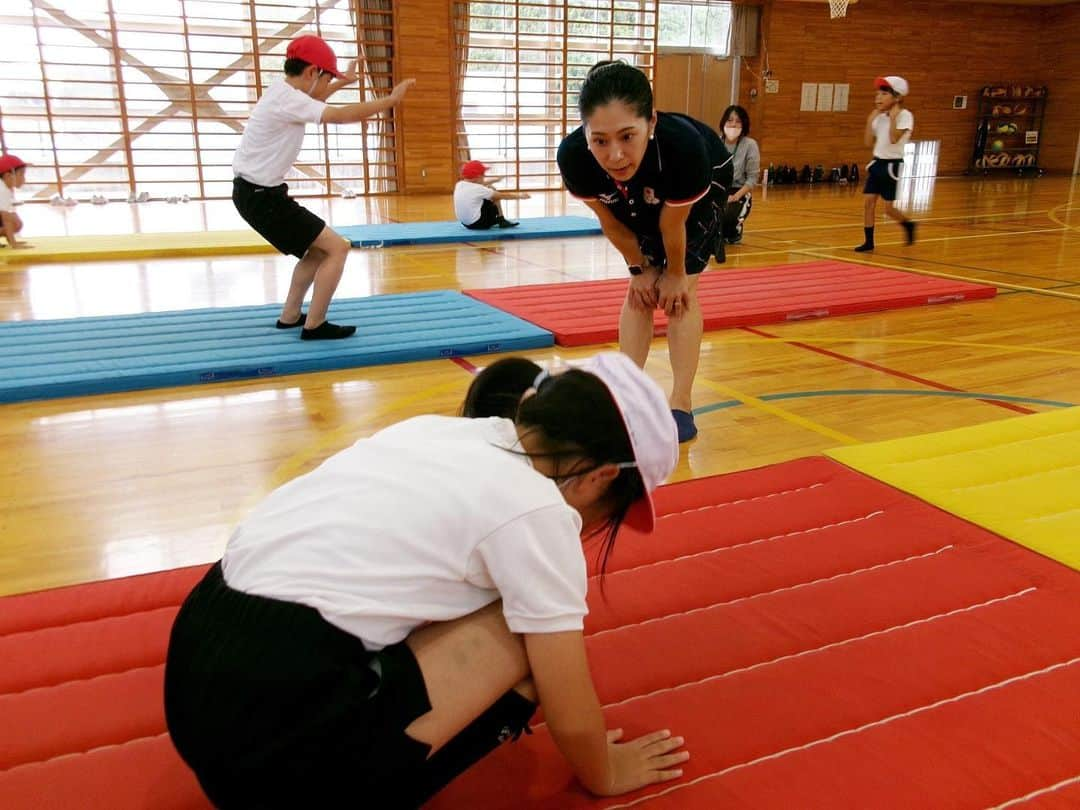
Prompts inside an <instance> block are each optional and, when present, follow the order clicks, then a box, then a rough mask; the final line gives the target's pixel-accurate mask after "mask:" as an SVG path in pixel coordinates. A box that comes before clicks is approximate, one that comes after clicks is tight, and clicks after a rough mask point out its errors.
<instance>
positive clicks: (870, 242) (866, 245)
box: [855, 225, 874, 253]
mask: <svg viewBox="0 0 1080 810" xmlns="http://www.w3.org/2000/svg"><path fill="white" fill-rule="evenodd" d="M863 233H864V234H866V237H865V239H864V240H863V243H862V244H861V245H859V246H858V247H857V248H855V252H856V253H866V252H867V251H868V250H873V249H874V226H873V225H871V226H870V227H869V228H863Z"/></svg>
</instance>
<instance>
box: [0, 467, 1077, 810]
mask: <svg viewBox="0 0 1080 810" xmlns="http://www.w3.org/2000/svg"><path fill="white" fill-rule="evenodd" d="M658 506H659V508H660V511H661V514H662V515H664V517H663V518H662V520H661V522H660V527H661V533H660V535H659V536H658V537H653V538H648V539H646V538H642V537H639V536H635V535H632V534H629V533H628V534H627V535H624V537H623V538H622V540H621V545H620V547H619V548H618V550H617V552H616V556H615V557H614V558H613V560H612V563H611V567H610V568H609V574H608V576H607V579H606V583H605V586H604V596H603V597H601V595H600V592H599V589H598V588H596V589H594V591H593V594H592V613H591V615H590V616H589V619H588V626H587V632H588V633H589V647H590V660H591V661H592V664H593V667H594V672H595V676H596V682H597V687H598V690H599V693H600V697H601V700H602V702H603V703H604V704H605V705H606V706H607V710H606V711H607V715H608V720H609V724H610V725H612V726H616V725H621V726H623V727H625V728H626V730H627V732H628V733H629V734H637V733H640V732H643V731H646V730H651V729H654V728H661V727H670V728H672V729H674V730H675V731H676V733H679V734H683V735H685V736H686V738H687V740H688V745H689V747H690V750H691V752H692V756H693V758H692V760H691V761H690V763H688V765H687V767H686V775H685V776H684V778H683V779H682V780H680V781H677V782H673V783H669V784H667V785H664V786H663V787H659V788H652V789H646V790H643V791H640V792H638V793H636V794H633V795H630V796H625V797H620V798H618V799H609V800H595V799H590V798H589V797H587V796H585V795H584V794H583V793H582V792H581V791H580V790H579V789H578V788H577V787H576V786H575V784H574V783H573V781H572V779H571V778H570V776H569V772H568V771H567V769H566V766H565V765H564V764H563V761H562V759H561V757H560V756H559V755H558V754H557V752H556V751H555V750H554V748H553V745H552V743H551V740H550V737H549V736H548V735H547V733H546V731H545V730H544V728H543V727H539V728H537V730H536V733H535V734H534V735H532V736H529V737H523V738H522V739H521V740H520V741H518V742H516V743H512V744H509V745H506V746H504V747H503V748H502V749H500V750H499V751H498V752H497V753H496V754H495V755H493V756H492V757H490V758H489V759H488V760H486V761H485V762H483V763H481V764H480V765H479V766H477V767H476V768H474V769H473V770H472V771H471V772H470V773H468V774H466V775H465V776H463V777H462V778H461V779H459V780H458V781H457V782H456V783H455V784H453V785H451V786H450V788H448V789H447V791H446V792H445V793H444V794H443V795H441V796H440V797H438V798H437V799H436V800H435V801H434V802H432V803H431V806H432V807H433V808H437V810H449V808H454V810H459V809H461V808H468V809H469V810H485V808H490V809H491V810H494V808H541V807H542V808H570V809H572V808H586V807H588V808H594V807H605V808H613V807H627V806H644V807H648V808H680V809H681V810H706V808H707V809H708V810H712V809H713V808H718V807H724V808H755V809H756V810H761V809H762V808H785V809H786V808H791V807H799V808H817V807H820V808H838V807H859V808H863V807H874V808H913V807H920V808H921V807H948V808H954V809H955V808H986V807H992V806H996V805H999V804H1002V803H1004V802H1006V801H1009V800H1012V799H1016V798H1018V797H1024V796H1029V795H1030V796H1032V799H1031V800H1030V801H1029V802H1026V804H1025V806H1028V807H1066V806H1075V803H1074V802H1075V797H1076V791H1077V788H1078V781H1080V780H1078V779H1077V776H1078V774H1080V724H1077V723H1076V718H1077V717H1078V716H1080V610H1078V609H1077V605H1078V604H1080V574H1077V573H1076V572H1074V571H1071V570H1069V569H1067V568H1065V567H1063V566H1060V565H1058V564H1057V563H1054V562H1052V561H1050V560H1047V559H1044V558H1042V557H1039V556H1037V555H1036V554H1034V553H1032V552H1030V551H1027V550H1025V549H1023V548H1021V547H1019V546H1016V545H1013V544H1012V543H1009V542H1007V541H1005V540H1002V539H1000V538H998V537H997V536H995V535H991V534H989V533H987V532H985V531H984V530H981V529H979V528H977V527H974V526H972V525H971V524H968V523H965V522H963V521H961V520H959V519H956V518H953V517H950V516H949V515H947V514H945V513H943V512H940V511H938V510H937V509H935V508H933V507H930V506H928V505H926V504H923V503H922V502H920V501H917V500H915V499H913V498H911V497H910V496H908V495H905V494H903V493H901V492H899V491H897V490H894V489H891V488H890V487H888V486H886V485H883V484H880V483H878V482H876V481H873V480H871V479H869V478H866V477H864V476H862V475H860V474H858V473H855V472H852V471H850V470H848V469H847V468H845V467H842V466H840V465H838V464H836V463H835V462H832V461H828V460H825V459H806V460H802V461H795V462H791V463H788V464H781V465H775V466H772V467H766V468H762V469H759V470H751V471H748V472H743V473H736V474H734V475H728V476H721V477H715V478H707V479H699V480H696V481H691V482H687V483H684V484H678V485H674V486H670V487H666V488H664V489H663V490H662V493H661V495H660V497H659V503H658ZM203 570H204V569H203V568H189V569H181V570H177V571H169V572H164V573H162V574H156V575H150V576H146V577H135V578H131V579H124V580H116V581H112V582H104V583H97V584H93V585H87V586H80V587H76V588H67V589H60V590H55V591H47V592H42V593H38V594H30V595H27V596H20V597H10V598H7V599H3V600H0V661H3V662H4V666H3V667H2V668H0V807H3V808H5V810H24V809H25V810H29V809H30V808H33V809H34V810H50V809H51V808H65V810H67V808H80V809H81V810H98V809H99V808H100V810H105V809H106V808H108V810H135V809H136V808H141V809H142V810H151V809H152V810H188V809H190V810H195V809H196V808H199V809H200V810H202V809H203V808H206V807H208V806H209V805H208V803H207V802H206V800H205V799H204V798H203V797H202V795H201V793H200V791H199V788H198V785H197V783H196V782H195V779H194V777H193V776H192V775H191V774H190V772H188V771H187V769H186V768H185V767H184V765H183V763H181V762H180V760H179V758H178V757H177V755H176V753H175V752H174V751H173V749H172V746H171V744H170V743H169V740H168V737H167V736H166V735H165V733H164V718H163V716H162V708H161V688H162V681H161V678H162V663H161V662H162V660H163V659H164V654H165V644H166V640H167V635H168V629H169V626H170V624H171V621H172V617H173V615H174V614H175V611H176V606H177V605H178V604H179V602H180V601H181V600H182V599H183V597H184V595H185V594H186V593H187V591H188V590H189V589H190V587H191V585H192V584H193V583H194V582H195V580H196V579H197V578H198V577H199V576H200V575H201V573H202V571H203ZM1070 802H1073V803H1072V804H1070Z"/></svg>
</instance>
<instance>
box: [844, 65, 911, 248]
mask: <svg viewBox="0 0 1080 810" xmlns="http://www.w3.org/2000/svg"><path fill="white" fill-rule="evenodd" d="M874 87H875V88H876V90H877V92H876V94H875V95H874V110H873V112H871V113H870V115H869V116H868V117H867V119H866V132H865V140H866V145H867V146H872V147H873V148H874V159H873V160H872V161H870V165H869V166H867V167H866V186H865V187H864V188H863V200H864V205H863V232H864V239H863V243H862V244H861V245H859V246H858V247H857V248H855V252H856V253H865V252H867V251H870V250H873V249H874V220H875V218H876V216H877V211H876V209H877V201H878V197H881V199H883V200H884V201H885V213H886V214H888V215H889V217H891V218H892V219H894V220H896V221H897V222H899V223H900V225H901V226H902V227H903V229H904V233H905V235H906V236H907V243H908V244H909V245H910V244H912V243H914V241H915V223H914V222H912V221H911V220H910V219H908V218H907V217H906V216H904V214H903V213H901V212H900V211H899V209H897V207H896V206H895V205H893V202H894V201H895V200H896V184H897V182H898V181H899V180H900V170H901V168H902V167H903V165H904V147H905V146H906V145H907V142H908V141H910V140H911V130H912V129H913V128H914V127H915V116H914V115H912V114H911V110H909V109H907V108H906V107H905V106H904V96H906V95H907V94H908V83H907V80H906V79H904V78H903V77H901V76H879V77H878V78H877V79H875V80H874Z"/></svg>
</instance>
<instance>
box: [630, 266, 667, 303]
mask: <svg viewBox="0 0 1080 810" xmlns="http://www.w3.org/2000/svg"><path fill="white" fill-rule="evenodd" d="M659 278H660V273H659V272H658V271H657V270H656V269H655V268H653V267H648V266H646V267H645V268H644V269H643V270H642V271H641V273H640V274H638V275H636V276H630V289H629V290H627V291H626V296H627V300H628V301H629V302H630V308H631V309H644V310H647V311H649V312H652V311H653V310H654V309H656V282H657V281H658V280H659Z"/></svg>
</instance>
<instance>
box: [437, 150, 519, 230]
mask: <svg viewBox="0 0 1080 810" xmlns="http://www.w3.org/2000/svg"><path fill="white" fill-rule="evenodd" d="M487 170H488V167H487V166H485V165H484V164H483V163H481V162H480V161H479V160H470V161H469V162H468V163H466V164H465V165H464V166H462V167H461V179H460V180H458V182H457V185H456V186H454V213H455V214H457V218H458V221H459V222H460V223H461V224H462V225H464V226H465V227H466V228H468V229H469V230H472V231H486V230H488V229H489V228H492V227H496V226H497V227H499V228H516V227H517V226H518V224H519V223H517V222H512V221H510V220H509V219H507V218H506V217H504V216H503V212H502V206H500V205H499V200H527V199H529V195H528V194H526V193H525V192H523V191H496V190H495V188H494V185H495V183H496V182H498V181H499V180H502V178H501V177H488V176H487Z"/></svg>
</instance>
